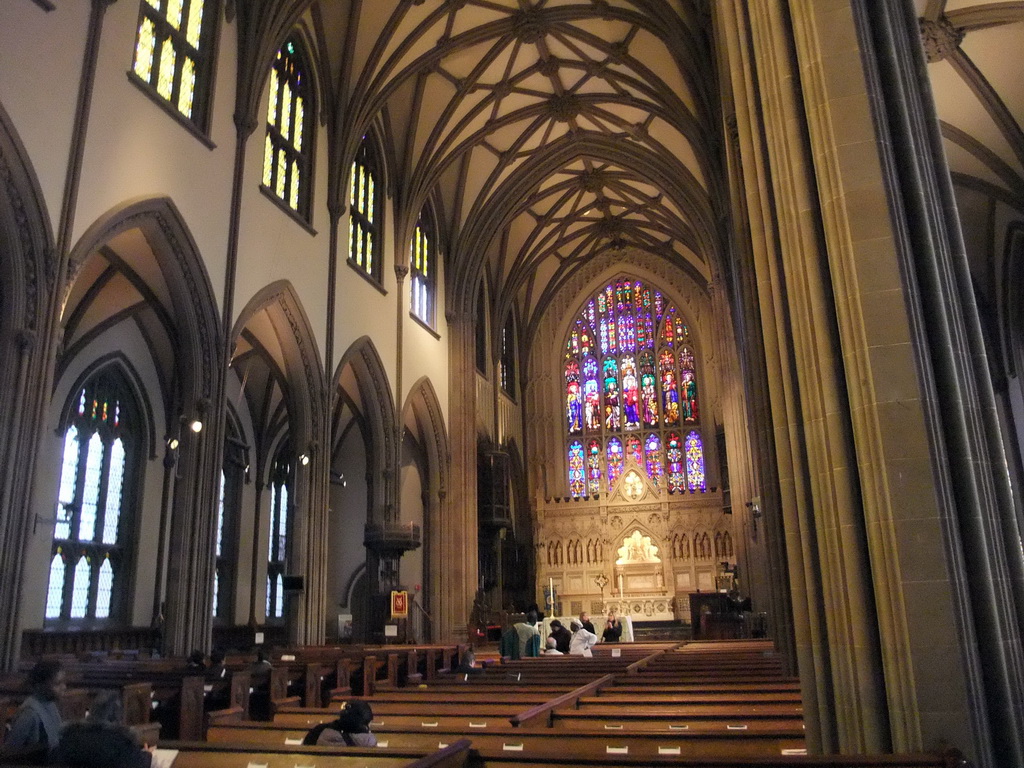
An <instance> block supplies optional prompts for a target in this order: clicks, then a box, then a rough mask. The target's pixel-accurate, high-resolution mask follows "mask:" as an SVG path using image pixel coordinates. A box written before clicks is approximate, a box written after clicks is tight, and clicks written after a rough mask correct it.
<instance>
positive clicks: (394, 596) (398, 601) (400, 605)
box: [391, 589, 409, 619]
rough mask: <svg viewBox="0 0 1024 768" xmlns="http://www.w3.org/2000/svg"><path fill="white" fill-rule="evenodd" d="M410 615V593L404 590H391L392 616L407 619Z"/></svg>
mask: <svg viewBox="0 0 1024 768" xmlns="http://www.w3.org/2000/svg"><path fill="white" fill-rule="evenodd" d="M408 616H409V593H408V592H406V591H405V590H404V589H403V590H402V591H400V592H399V591H396V590H392V591H391V618H392V619H405V618H408Z"/></svg>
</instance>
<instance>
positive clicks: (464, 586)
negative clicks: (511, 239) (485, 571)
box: [435, 312, 478, 641]
mask: <svg viewBox="0 0 1024 768" xmlns="http://www.w3.org/2000/svg"><path fill="white" fill-rule="evenodd" d="M448 338H449V342H448V344H449V356H448V370H449V371H450V375H449V382H450V387H449V401H448V402H449V407H448V419H449V433H448V434H449V444H450V446H451V454H452V456H451V474H450V485H449V487H448V494H447V495H446V496H445V498H444V499H443V500H442V502H441V526H440V528H441V532H440V542H439V543H440V547H439V549H440V558H439V559H440V562H438V563H437V564H436V571H435V572H436V573H437V576H438V592H439V600H438V603H439V615H438V616H437V617H435V618H436V619H437V623H438V626H439V633H440V638H441V639H442V640H445V641H464V640H465V638H466V637H467V633H468V622H469V612H470V609H471V608H472V606H473V597H474V595H475V594H476V589H477V581H478V579H477V567H478V562H477V510H476V504H477V499H476V495H477V487H476V484H477V478H476V475H477V466H476V464H477V457H476V453H477V444H476V443H477V441H476V388H475V384H476V382H475V376H474V375H473V370H474V366H475V362H474V355H475V345H474V334H473V318H472V315H471V314H470V313H468V312H464V313H459V314H455V313H450V314H449V317H448Z"/></svg>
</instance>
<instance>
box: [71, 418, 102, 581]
mask: <svg viewBox="0 0 1024 768" xmlns="http://www.w3.org/2000/svg"><path fill="white" fill-rule="evenodd" d="M102 470H103V440H102V439H100V436H99V433H98V432H93V435H92V437H90V438H89V452H88V454H87V455H86V459H85V495H84V497H83V498H82V516H81V519H80V520H79V523H78V538H79V540H80V541H90V540H91V539H92V538H93V536H95V535H96V512H97V505H98V503H99V498H100V479H101V473H102ZM76 567H77V566H76Z"/></svg>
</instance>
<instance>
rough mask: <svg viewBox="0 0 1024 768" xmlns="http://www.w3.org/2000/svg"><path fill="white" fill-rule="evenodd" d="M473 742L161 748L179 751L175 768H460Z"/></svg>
mask: <svg viewBox="0 0 1024 768" xmlns="http://www.w3.org/2000/svg"><path fill="white" fill-rule="evenodd" d="M469 746H470V743H469V741H468V740H467V739H460V740H456V741H454V742H453V743H451V744H448V745H447V746H446V747H445V748H444V749H438V748H436V747H435V748H433V749H430V750H427V751H426V752H424V750H415V749H413V750H405V749H394V750H391V749H389V750H381V749H378V748H376V747H303V746H292V745H281V746H280V747H274V746H271V745H267V746H265V747H261V748H260V749H253V747H252V745H247V744H212V743H209V742H194V741H170V742H166V743H164V744H161V749H167V750H175V751H177V753H178V754H177V757H175V759H174V763H173V766H174V768H239V767H241V768H245V766H247V765H250V764H254V765H261V766H262V765H266V766H267V768H295V766H296V765H310V766H312V765H315V766H317V768H363V767H364V766H368V767H369V768H458V767H459V766H462V765H464V764H465V761H466V758H467V756H468V754H469Z"/></svg>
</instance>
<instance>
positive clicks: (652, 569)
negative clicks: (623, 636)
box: [605, 530, 676, 621]
mask: <svg viewBox="0 0 1024 768" xmlns="http://www.w3.org/2000/svg"><path fill="white" fill-rule="evenodd" d="M615 583H616V584H617V586H618V594H617V595H616V594H615V593H614V592H613V593H612V596H611V597H610V598H608V599H606V600H605V613H606V614H607V613H608V612H609V611H614V612H615V613H617V614H619V615H620V616H629V617H632V618H634V619H637V620H639V621H672V620H673V619H675V618H676V615H675V610H674V606H673V604H672V598H671V596H670V595H669V593H668V589H667V588H666V586H665V566H664V563H662V561H661V558H660V557H658V547H656V546H655V545H653V544H652V543H651V537H650V536H644V535H643V534H642V533H640V531H639V530H634V531H633V533H632V535H631V536H628V537H626V538H625V539H624V540H623V542H622V546H621V547H619V549H618V559H616V561H615Z"/></svg>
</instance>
